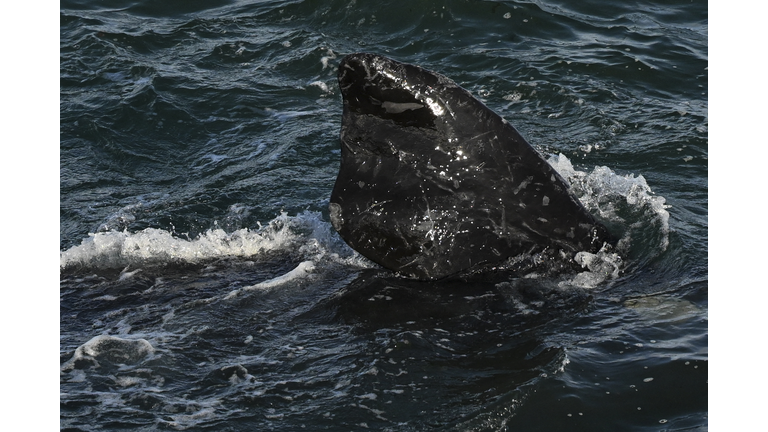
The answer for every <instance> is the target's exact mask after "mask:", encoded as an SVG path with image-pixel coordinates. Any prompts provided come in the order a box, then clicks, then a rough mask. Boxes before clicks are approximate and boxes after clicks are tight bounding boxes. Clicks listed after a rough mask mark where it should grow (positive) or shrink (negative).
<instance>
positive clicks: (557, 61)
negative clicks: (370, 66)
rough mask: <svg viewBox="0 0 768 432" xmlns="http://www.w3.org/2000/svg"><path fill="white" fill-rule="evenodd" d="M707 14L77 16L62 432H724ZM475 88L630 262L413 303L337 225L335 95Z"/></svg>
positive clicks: (696, 5)
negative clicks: (375, 79)
mask: <svg viewBox="0 0 768 432" xmlns="http://www.w3.org/2000/svg"><path fill="white" fill-rule="evenodd" d="M707 39H708V10H707V4H706V3H705V2H702V1H698V0H697V1H688V0H680V1H656V2H644V1H635V2H610V1H607V0H592V1H580V2H565V1H534V2H514V1H508V2H487V1H467V0H464V1H442V2H438V1H413V2H396V1H390V2H387V1H384V2H363V1H362V0H358V1H309V0H304V1H219V2H214V1H204V0H197V1H165V2H156V1H97V0H83V1H68V0H65V1H62V2H61V3H60V237H59V247H60V251H61V254H60V350H59V352H60V428H61V430H67V431H70V430H72V431H74V430H89V431H90V430H132V431H133V430H158V429H161V430H195V431H197V430H200V431H202V430H210V431H245V430H249V431H250V430H275V431H295V430H334V431H350V430H366V429H369V430H391V431H424V430H448V431H465V430H466V431H561V430H562V431H662V430H665V431H680V430H696V431H701V430H707V429H708V378H707V377H708V278H709V276H708V102H707V101H708V67H707V65H708V45H707ZM360 51H366V52H374V53H378V54H383V55H386V56H388V57H391V58H393V59H395V60H398V61H402V62H407V63H413V64H417V65H420V66H422V67H424V68H427V69H429V70H433V71H436V72H439V73H441V74H443V75H446V76H448V77H449V78H451V79H453V80H455V81H456V82H457V83H458V84H459V85H461V86H462V87H464V88H466V89H467V90H469V91H470V92H472V94H473V95H475V96H476V97H478V98H479V99H481V100H482V101H483V102H484V103H485V104H486V105H487V106H488V107H489V108H491V109H493V110H494V111H496V112H497V113H499V114H500V115H502V116H503V117H504V118H505V119H506V120H508V121H509V122H510V123H511V124H512V125H514V126H515V127H516V128H517V129H518V130H519V131H520V132H521V133H522V135H523V136H525V137H526V138H527V139H528V141H529V142H530V143H531V144H532V145H533V146H534V147H535V148H536V149H537V150H538V151H539V152H540V153H541V154H542V155H544V156H545V157H546V158H547V159H548V160H549V161H550V163H551V164H552V165H553V166H554V167H555V168H556V169H557V170H558V171H559V172H560V173H561V174H562V175H563V177H565V178H566V179H567V180H568V181H569V182H570V184H571V186H572V190H573V192H574V194H576V195H577V196H578V197H579V198H580V199H581V201H582V202H583V203H584V205H585V206H586V207H587V208H588V209H589V210H590V211H591V212H592V213H593V214H594V215H595V216H597V217H598V218H599V219H600V220H602V221H603V222H604V223H605V224H606V225H607V226H609V228H610V229H611V230H612V231H613V232H614V233H616V235H617V236H618V237H620V238H621V240H620V242H619V247H618V248H617V250H615V251H613V252H610V253H598V254H582V255H580V261H579V264H582V266H583V268H582V269H581V271H575V272H571V273H565V274H559V275H556V276H548V275H543V274H540V273H537V272H533V273H525V274H513V273H499V274H490V275H486V277H482V278H478V279H472V280H469V279H464V280H448V281H442V282H432V283H426V282H415V281H410V280H407V279H404V278H400V277H397V276H395V275H393V274H391V273H389V272H387V271H385V270H383V269H381V268H379V267H377V266H376V265H375V264H373V263H371V262H369V261H367V260H366V259H365V258H363V257H361V256H360V255H358V254H357V253H355V252H353V251H352V250H351V249H350V248H349V247H347V246H346V245H345V244H344V242H343V241H342V240H341V239H340V238H339V237H338V235H337V234H336V233H335V232H334V230H333V228H332V227H331V224H330V222H329V215H328V209H327V207H328V202H329V197H330V192H331V189H332V187H333V184H334V181H335V179H336V174H337V172H338V168H339V160H340V148H339V128H340V121H341V106H342V105H341V96H340V93H339V89H338V86H337V83H336V68H337V66H338V64H339V61H340V60H341V58H342V57H343V56H344V55H346V54H349V53H353V52H360Z"/></svg>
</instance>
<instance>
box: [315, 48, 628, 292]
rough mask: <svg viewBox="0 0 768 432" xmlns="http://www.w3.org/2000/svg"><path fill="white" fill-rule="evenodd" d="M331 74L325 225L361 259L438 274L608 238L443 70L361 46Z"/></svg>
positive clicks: (595, 245) (510, 132)
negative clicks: (337, 115)
mask: <svg viewBox="0 0 768 432" xmlns="http://www.w3.org/2000/svg"><path fill="white" fill-rule="evenodd" d="M338 78H339V87H340V89H341V93H342V97H343V101H344V106H343V114H342V125H341V167H340V169H339V175H338V178H337V179H336V184H335V186H334V189H333V192H332V194H331V200H330V212H331V222H332V224H333V226H334V228H335V229H336V230H337V231H338V232H339V234H340V235H341V237H342V238H343V239H344V240H345V241H346V242H347V243H348V244H349V245H350V246H351V247H352V248H353V249H355V250H356V251H358V252H359V253H361V254H362V255H364V256H366V257H367V258H369V259H371V260H372V261H374V262H376V263H378V264H380V265H382V266H384V267H386V268H388V269H391V270H394V271H396V272H399V273H401V274H403V275H405V276H408V277H413V278H418V279H440V278H443V277H446V276H449V275H452V274H456V273H460V272H464V271H467V270H470V269H473V268H477V267H479V266H487V265H492V264H494V263H500V262H503V261H505V260H507V259H509V258H513V257H516V256H520V255H522V254H527V255H530V254H533V253H537V252H541V251H545V250H549V251H559V252H560V253H565V254H571V255H572V254H574V253H576V252H579V251H588V252H597V251H598V250H600V249H601V248H602V247H603V245H604V244H605V243H615V241H614V239H613V237H612V236H611V234H610V233H609V232H608V230H607V229H606V228H605V226H604V225H603V224H601V223H600V222H599V221H597V219H595V218H594V217H593V216H592V215H591V214H589V212H587V211H586V210H585V209H584V207H583V206H582V204H581V203H580V202H579V201H578V199H576V198H575V197H574V196H573V195H572V194H571V193H570V192H569V190H568V185H567V184H566V182H565V181H564V180H563V179H562V177H561V176H560V175H559V174H558V173H557V172H556V171H555V170H554V169H553V168H552V167H551V166H550V165H549V164H548V163H547V162H546V161H545V160H544V159H543V158H542V157H541V155H539V153H538V152H536V150H534V149H533V147H531V146H530V145H529V144H528V143H527V142H526V141H525V139H524V138H523V137H522V136H521V135H520V134H519V133H518V132H517V130H515V128H514V127H512V125H510V124H509V123H508V122H507V121H506V120H504V119H502V118H501V117H500V116H499V115H497V114H496V113H494V112H493V111H492V110H490V109H488V108H487V107H486V106H485V105H483V103H482V102H480V101H479V100H477V99H476V98H474V97H473V96H472V95H471V94H470V93H469V92H468V91H466V90H464V89H463V88H461V87H459V86H458V85H457V84H456V83H455V82H453V81H452V80H450V79H449V78H447V77H445V76H443V75H440V74H437V73H434V72H430V71H428V70H426V69H422V68H420V67H418V66H414V65H410V64H405V63H400V62H397V61H394V60H391V59H388V58H386V57H382V56H379V55H375V54H367V53H358V54H351V55H349V56H347V57H345V58H344V59H343V60H342V62H341V64H340V66H339V75H338Z"/></svg>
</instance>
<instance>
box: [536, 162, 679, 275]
mask: <svg viewBox="0 0 768 432" xmlns="http://www.w3.org/2000/svg"><path fill="white" fill-rule="evenodd" d="M548 162H549V164H550V165H552V167H553V168H555V170H556V171H557V172H558V173H559V174H560V175H561V176H562V177H563V178H564V179H565V180H566V181H567V182H568V184H569V186H570V187H571V192H573V193H574V194H575V195H576V196H577V197H578V198H579V200H580V201H581V203H582V204H584V206H585V207H586V208H587V210H589V211H590V212H591V213H593V214H595V215H597V216H598V217H600V218H601V219H603V220H605V221H609V222H614V223H617V224H619V225H623V226H625V227H626V228H627V229H626V231H625V232H624V235H623V237H622V238H621V239H619V242H618V245H617V246H618V248H619V249H622V248H624V247H626V246H627V245H628V244H629V242H630V240H631V238H632V237H633V236H637V237H641V236H644V237H651V238H654V239H655V240H653V242H654V243H653V244H652V245H651V246H652V247H655V248H656V249H657V250H658V251H659V252H663V251H665V250H666V249H667V246H668V245H669V213H668V212H667V210H666V209H667V208H668V207H669V206H667V205H666V204H665V202H666V199H665V198H664V197H661V196H657V195H655V194H654V193H653V192H652V191H651V188H650V186H648V183H646V181H645V178H643V176H642V175H638V176H635V175H634V174H628V175H619V174H616V173H615V172H614V171H612V170H611V169H610V168H608V167H605V166H601V167H595V168H594V169H593V170H592V171H591V172H585V171H579V170H577V169H575V168H574V167H573V164H572V163H571V161H570V160H568V158H567V157H565V156H564V155H562V154H560V155H556V156H554V155H553V156H551V157H550V158H549V159H548ZM627 219H631V220H636V222H634V223H631V224H629V223H628V222H627ZM643 230H646V231H652V234H653V235H651V236H648V235H642V234H641V231H643ZM574 259H575V261H576V262H577V263H578V264H580V265H581V266H582V267H583V268H584V269H585V271H583V272H581V273H578V274H577V275H576V276H574V277H573V278H571V279H569V280H567V281H564V282H562V283H563V284H566V285H572V286H578V287H581V288H595V287H597V286H598V285H599V284H601V283H603V282H604V281H606V280H609V279H613V278H616V277H618V275H619V273H620V271H621V270H622V268H623V266H624V262H623V260H622V258H621V255H620V254H619V253H616V251H615V250H613V249H612V248H603V249H601V250H600V251H598V252H597V253H589V252H585V251H583V252H579V253H577V254H576V256H575V257H574Z"/></svg>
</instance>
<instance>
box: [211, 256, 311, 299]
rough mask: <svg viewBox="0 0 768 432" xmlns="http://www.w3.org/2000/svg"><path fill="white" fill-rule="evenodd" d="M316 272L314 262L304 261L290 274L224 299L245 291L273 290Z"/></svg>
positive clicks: (230, 294)
mask: <svg viewBox="0 0 768 432" xmlns="http://www.w3.org/2000/svg"><path fill="white" fill-rule="evenodd" d="M314 270H315V263H314V262H312V261H304V262H302V263H301V264H299V265H298V266H296V268H295V269H293V270H291V271H289V272H288V273H286V274H284V275H281V276H278V277H275V278H272V279H270V280H266V281H264V282H259V283H257V284H255V285H250V286H247V287H243V288H240V289H237V290H234V291H232V292H230V293H229V294H228V295H227V296H226V297H224V299H225V300H227V299H230V298H233V297H236V296H237V295H238V294H240V293H241V292H243V291H252V290H258V289H269V288H273V287H276V286H279V285H284V284H286V283H288V282H291V281H294V280H296V279H303V278H305V277H307V276H308V275H309V274H311V273H312V272H313V271H314Z"/></svg>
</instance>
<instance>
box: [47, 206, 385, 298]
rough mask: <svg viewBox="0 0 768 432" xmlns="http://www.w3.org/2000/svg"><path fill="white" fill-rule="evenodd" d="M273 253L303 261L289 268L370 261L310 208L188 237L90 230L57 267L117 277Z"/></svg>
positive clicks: (155, 231) (152, 230)
mask: <svg viewBox="0 0 768 432" xmlns="http://www.w3.org/2000/svg"><path fill="white" fill-rule="evenodd" d="M272 252H278V253H279V252H284V253H289V254H291V255H294V256H297V257H298V258H299V259H302V260H303V261H304V262H303V263H302V264H301V265H300V266H299V267H298V268H297V269H294V271H302V272H305V273H309V272H311V271H312V268H313V267H314V266H315V265H316V264H317V263H320V262H326V261H330V262H336V263H339V264H343V265H349V266H352V267H358V268H359V267H362V268H365V267H370V266H371V265H372V264H371V263H370V262H369V261H368V260H366V259H365V258H363V257H362V256H361V255H359V254H357V253H355V252H354V251H352V249H350V248H349V247H348V246H347V245H346V244H345V243H344V242H343V241H342V240H341V238H340V237H339V236H338V234H336V233H335V231H333V229H332V227H331V224H330V223H329V222H327V221H324V220H323V219H322V215H321V214H320V213H319V212H310V211H305V212H303V213H300V214H298V215H296V216H289V215H287V214H285V213H282V214H281V215H279V216H278V217H276V218H275V219H273V220H272V221H270V222H269V224H267V225H266V226H264V227H260V228H259V229H257V230H251V229H248V228H243V229H239V230H237V231H234V232H231V233H228V232H226V231H224V230H222V229H212V230H208V231H206V232H205V233H203V234H201V235H200V236H198V237H197V238H195V239H191V240H189V239H184V238H179V237H176V236H174V235H173V234H172V233H171V232H169V231H166V230H162V229H156V228H147V229H145V230H142V231H139V232H135V233H131V232H128V231H125V230H124V231H107V232H99V233H95V234H93V233H91V234H89V235H88V238H86V239H84V240H83V241H82V243H81V244H80V245H77V246H73V247H71V248H70V249H67V250H66V251H63V252H61V254H60V264H59V265H60V268H62V269H64V268H67V267H75V266H82V267H87V268H114V269H119V268H122V269H124V270H123V273H122V274H121V277H122V278H130V277H133V276H134V275H135V274H137V273H138V272H139V270H138V268H140V267H143V266H152V265H163V264H166V263H192V264H194V263H200V262H205V261H208V260H213V259H220V258H247V259H258V258H259V257H263V256H265V255H266V254H269V253H272ZM129 269H130V271H129ZM284 276H287V275H284ZM294 276H296V274H294ZM264 283H266V282H264ZM275 283H278V282H275Z"/></svg>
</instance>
